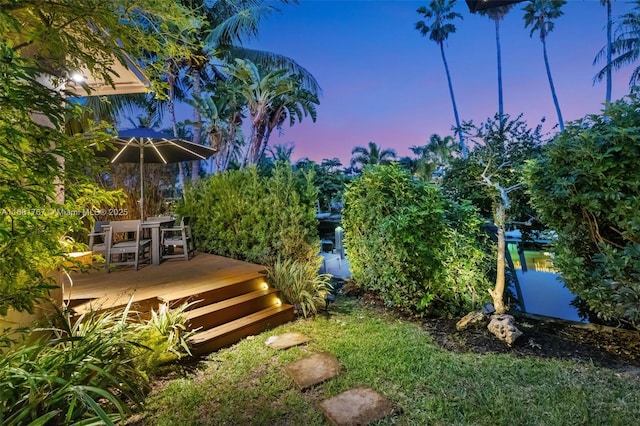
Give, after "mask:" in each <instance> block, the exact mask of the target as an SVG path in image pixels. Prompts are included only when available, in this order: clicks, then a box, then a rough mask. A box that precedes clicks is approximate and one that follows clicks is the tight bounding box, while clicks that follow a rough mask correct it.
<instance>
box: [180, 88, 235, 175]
mask: <svg viewBox="0 0 640 426" xmlns="http://www.w3.org/2000/svg"><path fill="white" fill-rule="evenodd" d="M241 86H242V83H241V82H239V81H237V80H235V79H225V80H218V81H215V82H213V83H209V84H207V85H206V87H205V93H204V94H203V95H202V97H198V96H195V95H194V99H193V100H191V101H188V102H189V103H191V104H192V105H193V107H194V108H196V109H198V110H199V111H200V113H201V115H202V116H203V119H204V130H205V131H206V132H207V134H208V139H209V143H210V145H211V147H212V148H214V149H215V150H216V154H215V172H218V173H219V172H224V171H225V170H227V169H228V168H229V166H230V165H231V164H232V163H234V162H238V163H239V162H240V161H242V148H243V147H244V144H245V140H244V135H243V133H242V127H241V126H242V119H243V117H244V115H243V111H244V109H245V107H246V100H245V99H244V98H243V96H242V94H241ZM210 171H213V170H210Z"/></svg>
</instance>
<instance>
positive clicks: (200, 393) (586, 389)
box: [141, 299, 640, 426]
mask: <svg viewBox="0 0 640 426" xmlns="http://www.w3.org/2000/svg"><path fill="white" fill-rule="evenodd" d="M337 305H338V306H336V307H334V309H333V311H332V312H331V314H330V315H327V316H322V315H321V316H319V317H317V318H315V319H311V320H298V321H296V322H293V323H290V324H287V325H284V326H281V327H278V328H276V329H274V330H271V331H269V332H267V333H264V334H261V335H259V336H256V337H254V338H252V339H247V340H244V341H242V342H240V343H239V344H237V345H235V346H233V347H231V348H229V349H225V350H221V351H219V352H217V353H215V354H212V355H211V356H210V357H209V359H208V360H207V361H206V362H205V363H204V365H203V366H202V368H201V369H199V370H198V371H197V372H196V373H195V374H193V375H192V376H190V377H187V378H183V379H178V380H173V381H171V382H169V383H168V384H167V386H166V387H164V388H163V389H162V390H161V391H160V392H158V393H156V394H155V395H153V396H152V397H151V398H150V399H149V401H148V407H147V412H146V413H145V415H144V419H143V420H142V421H141V424H149V425H218V424H220V425H222V424H224V425H305V426H307V425H322V424H325V423H324V420H323V417H322V415H321V414H320V412H319V410H317V409H316V408H315V404H316V403H317V402H319V401H321V400H323V399H325V398H329V397H332V396H335V395H337V394H339V393H341V392H344V391H346V390H349V389H351V388H354V387H357V386H363V385H364V386H369V387H371V388H373V389H374V390H376V391H378V392H380V393H382V394H383V395H384V396H386V397H387V398H388V399H390V400H391V401H393V402H394V403H396V404H397V406H398V407H400V409H401V412H399V413H396V414H394V415H392V416H390V417H387V418H386V419H384V420H382V421H380V422H379V424H381V425H386V424H401V425H427V424H428V425H456V424H458V425H576V424H580V425H590V424H591V425H630V424H637V421H638V419H639V418H640V382H638V380H635V379H633V378H627V377H621V376H620V375H618V374H616V373H615V372H613V371H610V370H607V369H603V368H598V367H595V366H593V365H585V364H580V363H576V362H569V361H560V360H542V359H534V358H529V359H518V358H515V357H512V356H510V355H475V354H462V355H461V354H456V353H452V352H448V351H446V350H444V349H442V348H440V347H438V346H437V345H436V344H434V343H433V341H432V339H431V338H430V336H429V335H428V333H427V332H426V331H425V330H424V329H422V328H421V327H420V326H419V325H417V324H414V323H411V322H408V321H405V320H400V319H398V318H396V317H395V316H393V315H388V314H383V313H380V312H377V311H374V310H372V309H370V308H367V307H365V306H362V305H360V304H359V303H358V302H356V301H353V300H349V299H339V301H338V304H337ZM287 331H298V332H301V333H304V334H306V335H308V336H309V337H311V338H312V339H313V340H312V341H311V342H309V343H308V344H307V345H305V346H301V347H295V348H291V349H288V350H286V351H275V350H272V349H271V348H268V347H266V346H265V344H264V342H265V340H266V339H267V338H268V337H269V336H272V335H275V334H281V333H284V332H287ZM321 351H328V352H330V353H332V354H334V355H335V356H336V357H337V358H338V360H339V361H340V362H341V363H342V365H343V366H344V367H345V369H344V371H343V372H342V373H341V374H340V375H339V376H338V377H336V378H333V379H331V380H330V381H328V382H326V383H325V384H323V385H321V386H319V387H316V388H314V389H311V390H309V391H306V392H300V391H298V390H297V388H296V387H295V385H294V383H293V381H292V380H291V379H290V378H289V376H288V375H287V373H286V372H285V371H284V369H283V366H284V365H285V364H286V363H288V362H290V361H295V360H297V359H300V358H303V357H305V356H308V355H310V354H313V353H317V352H321Z"/></svg>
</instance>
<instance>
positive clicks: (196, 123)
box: [191, 67, 202, 184]
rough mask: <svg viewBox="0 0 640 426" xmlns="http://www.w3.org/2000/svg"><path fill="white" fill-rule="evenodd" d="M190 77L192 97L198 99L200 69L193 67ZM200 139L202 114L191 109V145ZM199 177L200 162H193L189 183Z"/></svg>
mask: <svg viewBox="0 0 640 426" xmlns="http://www.w3.org/2000/svg"><path fill="white" fill-rule="evenodd" d="M191 77H192V78H193V89H192V90H193V97H194V98H196V97H200V95H201V91H202V90H201V88H200V68H199V67H193V68H192V69H191ZM201 139H202V114H200V111H199V110H198V108H195V107H194V108H193V143H196V144H198V145H199V144H200V143H201ZM199 177H200V160H193V162H192V166H191V183H192V184H195V183H196V182H197V181H198V178H199Z"/></svg>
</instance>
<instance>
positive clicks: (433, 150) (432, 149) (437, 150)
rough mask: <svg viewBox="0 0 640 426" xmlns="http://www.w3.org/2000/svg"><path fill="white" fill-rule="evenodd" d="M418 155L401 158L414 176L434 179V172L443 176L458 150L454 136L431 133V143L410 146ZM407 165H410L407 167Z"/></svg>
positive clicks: (401, 162) (401, 161) (402, 162)
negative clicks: (407, 158) (411, 157)
mask: <svg viewBox="0 0 640 426" xmlns="http://www.w3.org/2000/svg"><path fill="white" fill-rule="evenodd" d="M409 149H410V150H411V152H413V154H414V155H415V156H416V158H415V159H409V161H407V160H406V159H401V160H400V164H403V165H405V168H407V170H410V171H411V173H412V174H413V175H414V176H417V177H419V178H421V179H423V180H427V181H428V180H432V179H433V177H434V173H437V174H438V175H439V176H438V177H442V175H443V174H444V172H445V170H446V169H447V168H448V167H449V164H450V163H451V162H452V161H453V158H454V157H453V155H452V153H454V152H456V151H458V150H457V147H456V146H455V142H454V139H453V137H451V136H445V137H444V138H442V137H440V136H439V135H437V134H433V135H431V137H430V138H429V143H427V144H426V145H421V146H415V145H414V146H411V147H409ZM407 165H408V166H409V167H407Z"/></svg>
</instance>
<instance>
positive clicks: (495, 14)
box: [478, 4, 513, 120]
mask: <svg viewBox="0 0 640 426" xmlns="http://www.w3.org/2000/svg"><path fill="white" fill-rule="evenodd" d="M512 7H513V4H508V5H504V6H497V7H492V8H489V9H486V10H481V11H479V12H478V13H479V14H480V15H485V16H488V17H489V19H491V20H493V22H494V23H495V26H496V52H497V59H498V114H499V116H500V120H502V117H503V116H504V100H503V97H502V49H501V47H500V21H501V20H502V19H504V17H505V15H506V14H507V13H508V12H509V10H510V9H511V8H512Z"/></svg>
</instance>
